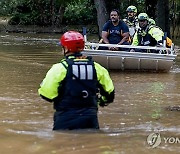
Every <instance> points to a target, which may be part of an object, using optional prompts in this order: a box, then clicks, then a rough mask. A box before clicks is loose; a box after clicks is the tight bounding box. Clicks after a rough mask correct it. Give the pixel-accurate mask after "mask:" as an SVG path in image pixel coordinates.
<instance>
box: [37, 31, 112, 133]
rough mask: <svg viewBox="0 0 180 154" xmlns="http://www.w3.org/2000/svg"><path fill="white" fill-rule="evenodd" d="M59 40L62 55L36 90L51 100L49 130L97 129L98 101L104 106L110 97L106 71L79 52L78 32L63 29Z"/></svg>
mask: <svg viewBox="0 0 180 154" xmlns="http://www.w3.org/2000/svg"><path fill="white" fill-rule="evenodd" d="M60 43H61V45H62V47H63V52H64V55H65V58H64V59H63V60H61V62H59V63H57V64H54V65H53V66H52V68H51V69H50V70H49V71H48V72H47V74H46V77H45V78H44V80H43V82H42V83H41V85H40V88H39V90H38V92H39V94H40V96H41V97H42V98H44V99H45V100H47V101H49V102H53V103H54V109H55V110H56V112H55V113H54V127H53V130H64V129H69V130H72V129H86V128H92V129H99V123H98V117H97V112H98V105H100V106H102V107H104V106H107V105H108V104H109V103H112V102H113V100H114V86H113V82H112V80H111V78H110V76H109V73H108V71H107V70H106V69H105V68H104V67H102V66H101V65H100V64H98V63H96V62H94V61H93V60H92V59H91V58H90V57H86V56H83V55H82V54H81V51H82V50H83V49H84V38H83V36H82V35H81V34H80V33H78V32H75V31H69V32H66V33H64V34H63V36H62V37H61V39H60ZM98 94H99V95H98ZM98 96H99V97H98Z"/></svg>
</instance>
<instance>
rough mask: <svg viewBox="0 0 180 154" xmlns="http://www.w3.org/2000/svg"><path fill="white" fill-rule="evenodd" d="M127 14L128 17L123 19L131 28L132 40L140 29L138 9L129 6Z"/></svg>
mask: <svg viewBox="0 0 180 154" xmlns="http://www.w3.org/2000/svg"><path fill="white" fill-rule="evenodd" d="M126 12H127V17H126V18H125V19H123V21H124V22H125V23H126V24H127V25H128V27H129V34H130V37H131V40H132V39H133V36H134V34H135V32H136V30H137V29H138V27H139V23H138V18H137V8H136V7H135V6H133V5H131V6H128V8H127V9H126Z"/></svg>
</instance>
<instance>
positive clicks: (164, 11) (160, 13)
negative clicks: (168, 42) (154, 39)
mask: <svg viewBox="0 0 180 154" xmlns="http://www.w3.org/2000/svg"><path fill="white" fill-rule="evenodd" d="M157 25H158V26H159V27H161V28H162V30H163V31H164V32H167V36H168V37H170V22H169V0H163V1H162V0H158V2H157Z"/></svg>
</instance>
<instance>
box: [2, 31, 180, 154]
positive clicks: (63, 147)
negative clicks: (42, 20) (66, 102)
mask: <svg viewBox="0 0 180 154" xmlns="http://www.w3.org/2000/svg"><path fill="white" fill-rule="evenodd" d="M59 37H60V36H59V35H57V34H56V35H51V34H8V33H1V34H0V153H1V154H14V153H16V154H31V153H33V154H144V153H146V154H170V153H171V154H172V153H173V154H176V153H179V151H180V111H179V108H178V107H179V106H180V61H179V59H178V58H177V60H176V62H175V64H174V66H173V68H172V69H171V70H170V72H168V73H152V72H151V73H150V72H113V71H111V72H110V75H111V77H112V79H113V82H114V85H115V89H116V98H115V101H114V103H112V104H110V105H109V106H108V107H104V108H99V123H100V130H98V131H92V130H83V131H82V130H78V131H59V132H54V131H52V125H53V112H54V110H53V105H52V104H51V103H48V102H46V101H44V100H42V99H41V98H40V97H39V96H38V93H37V89H38V88H39V84H40V83H41V81H42V79H43V78H44V76H45V74H46V72H47V71H48V70H49V68H50V67H51V66H52V64H53V63H57V62H59V61H60V59H61V58H62V54H61V48H60V47H59V45H58V39H59ZM155 133H156V134H155ZM148 136H149V137H148ZM153 137H154V138H153ZM148 139H149V140H148ZM147 140H148V141H149V142H147ZM148 143H149V144H148ZM155 146H156V147H155ZM153 147H154V148H153Z"/></svg>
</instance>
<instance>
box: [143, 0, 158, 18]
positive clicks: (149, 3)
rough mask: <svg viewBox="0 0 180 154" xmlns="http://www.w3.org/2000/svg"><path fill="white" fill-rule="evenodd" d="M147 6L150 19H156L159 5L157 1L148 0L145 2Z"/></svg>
mask: <svg viewBox="0 0 180 154" xmlns="http://www.w3.org/2000/svg"><path fill="white" fill-rule="evenodd" d="M145 5H146V12H147V14H148V16H149V17H150V18H153V19H156V13H155V10H156V5H157V0H146V2H145Z"/></svg>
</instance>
